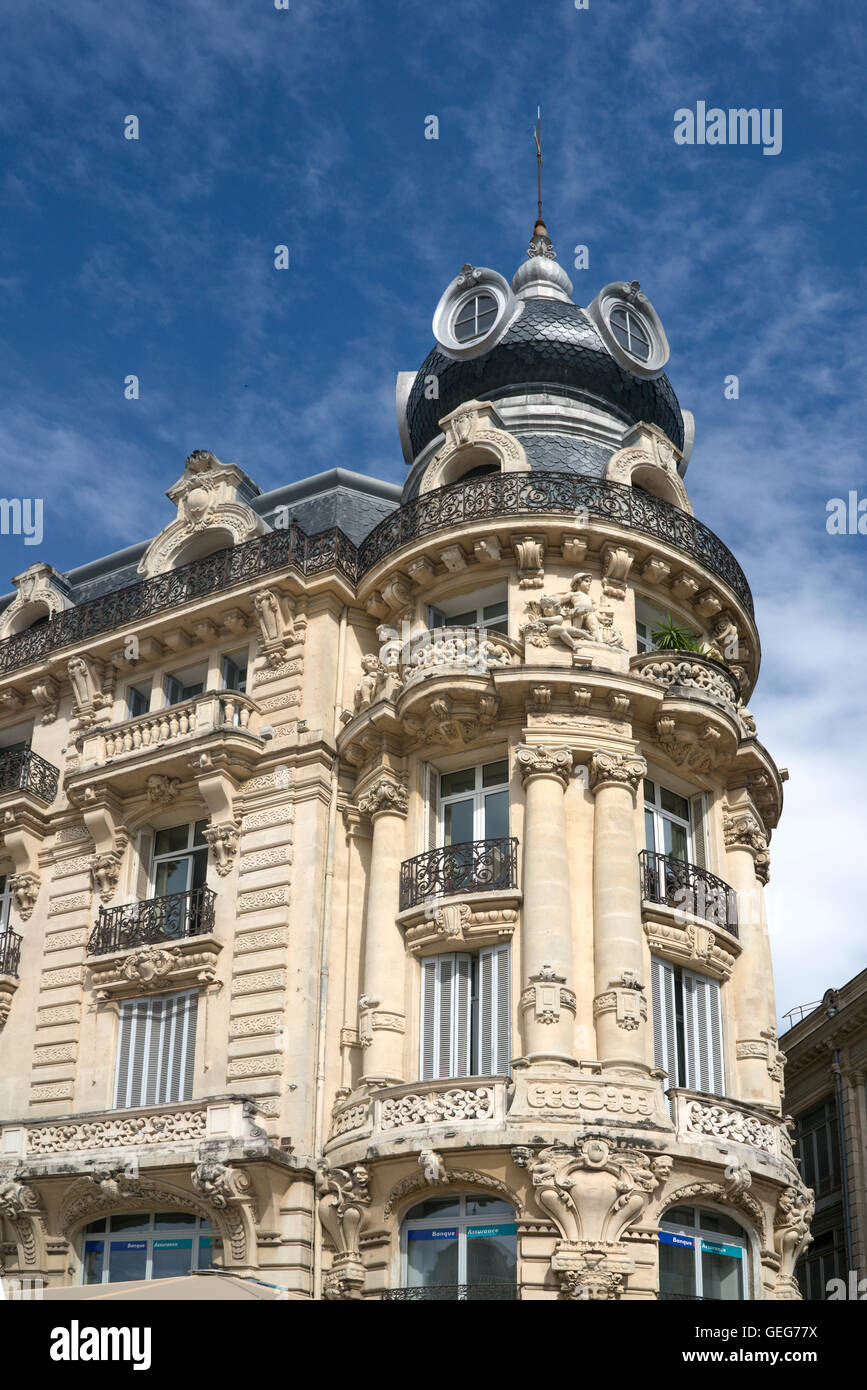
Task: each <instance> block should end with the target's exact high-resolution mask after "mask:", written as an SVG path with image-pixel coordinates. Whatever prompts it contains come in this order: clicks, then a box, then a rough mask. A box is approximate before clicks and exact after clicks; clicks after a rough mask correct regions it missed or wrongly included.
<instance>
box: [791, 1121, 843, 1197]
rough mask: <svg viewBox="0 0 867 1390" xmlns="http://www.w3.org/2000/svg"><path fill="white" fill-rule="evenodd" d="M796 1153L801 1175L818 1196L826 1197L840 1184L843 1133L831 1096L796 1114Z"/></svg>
mask: <svg viewBox="0 0 867 1390" xmlns="http://www.w3.org/2000/svg"><path fill="white" fill-rule="evenodd" d="M795 1133H796V1141H795V1142H796V1144H797V1149H796V1153H797V1155H798V1157H799V1158H800V1160H801V1175H802V1177H803V1179H804V1182H805V1183H806V1184H807V1186H808V1187H812V1188H813V1189H814V1190H815V1193H816V1196H817V1197H826V1196H827V1195H828V1193H829V1192H835V1191H836V1190H837V1189H838V1188H839V1187H840V1184H841V1181H842V1179H841V1177H840V1133H839V1127H838V1121H837V1106H836V1104H835V1102H834V1100H833V1098H832V1097H831V1096H829V1097H828V1099H827V1100H825V1101H823V1102H822V1104H821V1105H819V1106H817V1107H816V1108H815V1109H814V1110H809V1111H808V1112H807V1113H806V1114H804V1115H799V1116H798V1117H797V1125H796V1130H795Z"/></svg>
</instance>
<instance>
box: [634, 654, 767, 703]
mask: <svg viewBox="0 0 867 1390" xmlns="http://www.w3.org/2000/svg"><path fill="white" fill-rule="evenodd" d="M629 669H630V671H631V673H632V675H634V676H643V677H644V678H645V679H646V680H652V681H655V682H656V683H657V684H658V685H662V686H665V687H666V692H667V693H669V692H670V693H671V694H672V695H677V694H684V695H686V696H687V697H689V698H694V699H700V700H707V701H709V702H710V703H711V704H714V705H721V706H722V707H723V709H725V710H727V711H728V712H729V713H734V712H735V710H736V709H737V705H738V700H739V699H740V690H739V687H738V683H737V681H736V679H735V677H734V675H733V674H732V672H731V671H730V670H729V669H728V667H727V666H724V665H723V664H722V662H721V661H715V660H714V659H713V658H712V657H708V656H699V655H698V654H697V653H692V652H689V653H687V652H666V651H661V652H639V654H638V656H634V657H633V658H632V660H631V661H630V663H629Z"/></svg>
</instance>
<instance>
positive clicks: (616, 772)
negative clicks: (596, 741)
mask: <svg viewBox="0 0 867 1390" xmlns="http://www.w3.org/2000/svg"><path fill="white" fill-rule="evenodd" d="M646 776H647V763H646V762H645V761H644V758H641V757H639V756H638V755H637V754H634V753H609V752H607V751H605V750H604V749H601V748H597V749H596V751H595V752H594V753H593V754H592V755H591V758H590V790H591V791H592V792H594V793H595V792H598V791H599V789H600V788H601V787H608V786H622V787H628V788H629V789H630V791H631V792H632V793H633V794H634V793H635V792H637V791H638V787H639V785H640V783H641V781H642V779H643V778H645V777H646Z"/></svg>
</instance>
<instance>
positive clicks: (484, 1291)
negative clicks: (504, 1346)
mask: <svg viewBox="0 0 867 1390" xmlns="http://www.w3.org/2000/svg"><path fill="white" fill-rule="evenodd" d="M518 1290H519V1285H518V1284H505V1283H503V1284H497V1283H489V1284H429V1285H427V1286H425V1287H422V1288H416V1289H383V1291H382V1299H383V1301H384V1302H386V1303H517V1302H519V1298H518Z"/></svg>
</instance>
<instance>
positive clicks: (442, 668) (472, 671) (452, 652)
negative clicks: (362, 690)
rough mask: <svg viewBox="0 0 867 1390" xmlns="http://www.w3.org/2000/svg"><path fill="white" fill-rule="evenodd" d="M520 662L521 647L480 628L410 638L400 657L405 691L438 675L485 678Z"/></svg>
mask: <svg viewBox="0 0 867 1390" xmlns="http://www.w3.org/2000/svg"><path fill="white" fill-rule="evenodd" d="M520 661H521V644H520V643H519V642H516V641H515V640H514V638H511V637H507V636H505V635H504V634H503V633H501V632H489V631H488V630H487V629H485V628H483V627H436V628H430V629H429V630H428V631H427V632H420V633H419V634H418V635H417V636H416V637H413V638H411V639H410V640H409V641H408V642H407V643H406V645H405V646H404V648H403V649H402V651H401V653H400V677H401V681H402V683H403V685H404V687H407V686H411V685H415V684H416V683H417V682H418V681H421V680H424V679H425V677H429V676H437V675H458V676H461V675H463V676H474V675H480V676H483V675H486V674H487V672H488V671H489V670H491V669H492V668H494V667H498V666H512V665H515V664H517V663H519V662H520Z"/></svg>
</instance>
